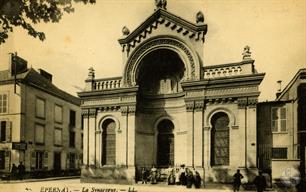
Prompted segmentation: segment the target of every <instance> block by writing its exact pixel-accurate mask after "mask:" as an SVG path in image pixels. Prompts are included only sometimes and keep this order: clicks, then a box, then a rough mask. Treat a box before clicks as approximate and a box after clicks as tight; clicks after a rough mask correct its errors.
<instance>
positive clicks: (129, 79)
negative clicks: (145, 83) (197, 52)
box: [124, 38, 196, 86]
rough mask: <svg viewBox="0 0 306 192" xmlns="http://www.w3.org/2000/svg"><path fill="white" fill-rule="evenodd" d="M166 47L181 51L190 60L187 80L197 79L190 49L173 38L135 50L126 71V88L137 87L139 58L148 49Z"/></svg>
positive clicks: (160, 39)
mask: <svg viewBox="0 0 306 192" xmlns="http://www.w3.org/2000/svg"><path fill="white" fill-rule="evenodd" d="M161 45H165V46H167V47H169V46H174V47H176V48H178V49H180V50H181V51H182V52H184V53H185V54H186V56H187V58H188V60H189V64H190V74H187V80H192V79H195V76H196V75H195V70H196V69H195V62H194V59H193V57H192V54H191V52H190V51H189V49H188V48H187V47H186V46H185V45H184V44H183V43H181V42H179V41H177V40H175V39H172V38H158V39H153V40H152V41H150V42H148V43H146V44H144V45H143V46H140V47H139V48H138V49H136V50H135V52H134V53H133V55H131V57H130V58H129V60H128V62H127V67H126V70H125V80H124V83H125V85H126V86H135V85H136V82H135V81H136V78H135V77H136V75H137V74H136V70H137V65H138V63H137V61H138V59H139V57H140V56H141V55H142V54H143V53H144V52H146V50H148V49H152V48H153V47H155V46H161Z"/></svg>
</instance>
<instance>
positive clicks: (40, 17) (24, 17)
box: [0, 0, 96, 44]
mask: <svg viewBox="0 0 306 192" xmlns="http://www.w3.org/2000/svg"><path fill="white" fill-rule="evenodd" d="M73 2H75V3H79V2H81V3H84V4H94V3H95V2H96V0H0V26H1V28H0V44H2V43H5V40H6V39H7V38H8V36H9V33H10V32H13V28H14V27H17V26H20V27H22V28H23V29H25V30H26V31H27V32H28V34H29V35H30V36H33V37H34V38H39V39H40V40H41V41H43V40H44V39H45V38H46V37H45V34H44V32H40V31H36V30H35V28H34V27H33V25H34V24H37V23H41V22H44V23H50V22H52V23H55V22H59V21H60V20H61V18H62V16H63V14H64V13H72V12H74V8H73V7H72V3H73Z"/></svg>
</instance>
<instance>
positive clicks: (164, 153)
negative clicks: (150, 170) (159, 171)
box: [157, 119, 174, 167]
mask: <svg viewBox="0 0 306 192" xmlns="http://www.w3.org/2000/svg"><path fill="white" fill-rule="evenodd" d="M157 129H158V138H157V140H158V146H157V148H158V152H157V165H158V166H159V167H168V166H169V165H172V166H173V165H174V135H173V129H174V125H173V123H172V122H171V121H170V120H168V119H165V120H162V121H161V122H160V123H159V124H158V126H157Z"/></svg>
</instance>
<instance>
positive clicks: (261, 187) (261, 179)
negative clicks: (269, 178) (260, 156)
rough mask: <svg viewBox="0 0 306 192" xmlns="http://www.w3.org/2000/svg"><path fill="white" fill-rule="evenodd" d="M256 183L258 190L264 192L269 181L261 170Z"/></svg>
mask: <svg viewBox="0 0 306 192" xmlns="http://www.w3.org/2000/svg"><path fill="white" fill-rule="evenodd" d="M254 184H255V186H256V189H257V192H263V191H264V190H265V189H266V186H267V183H266V179H265V177H264V176H263V175H262V171H259V175H257V176H256V177H255V180H254Z"/></svg>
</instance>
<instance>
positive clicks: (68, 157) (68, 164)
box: [66, 153, 70, 169]
mask: <svg viewBox="0 0 306 192" xmlns="http://www.w3.org/2000/svg"><path fill="white" fill-rule="evenodd" d="M69 160H70V154H69V153H67V158H66V167H67V169H69V168H70V161H69Z"/></svg>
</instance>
